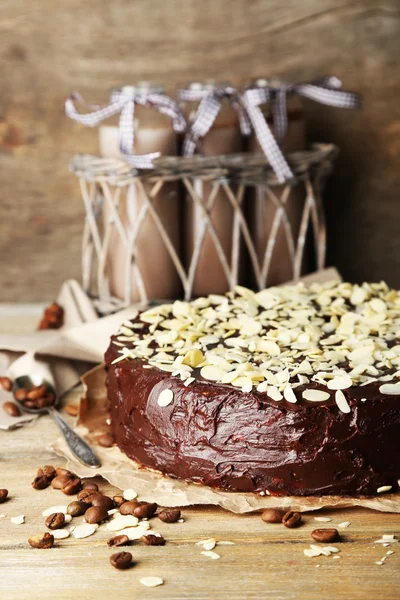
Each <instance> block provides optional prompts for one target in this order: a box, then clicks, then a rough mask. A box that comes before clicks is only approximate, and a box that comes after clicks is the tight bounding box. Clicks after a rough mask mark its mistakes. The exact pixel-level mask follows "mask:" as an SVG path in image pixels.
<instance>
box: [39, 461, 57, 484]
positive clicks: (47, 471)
mask: <svg viewBox="0 0 400 600" xmlns="http://www.w3.org/2000/svg"><path fill="white" fill-rule="evenodd" d="M42 475H43V476H44V477H46V478H47V479H48V480H49V481H52V480H53V479H54V477H55V476H56V470H55V468H54V467H52V466H51V465H45V466H44V467H42V468H40V469H38V472H37V476H38V477H40V476H42Z"/></svg>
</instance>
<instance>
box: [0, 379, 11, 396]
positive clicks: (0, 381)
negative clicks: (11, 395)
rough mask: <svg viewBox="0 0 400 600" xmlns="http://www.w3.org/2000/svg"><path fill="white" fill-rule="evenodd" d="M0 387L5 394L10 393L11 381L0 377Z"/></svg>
mask: <svg viewBox="0 0 400 600" xmlns="http://www.w3.org/2000/svg"><path fill="white" fill-rule="evenodd" d="M0 385H1V387H2V388H3V390H5V391H6V392H11V388H12V381H11V379H10V378H9V377H0Z"/></svg>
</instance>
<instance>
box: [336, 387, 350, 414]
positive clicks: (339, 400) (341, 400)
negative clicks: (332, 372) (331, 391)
mask: <svg viewBox="0 0 400 600" xmlns="http://www.w3.org/2000/svg"><path fill="white" fill-rule="evenodd" d="M335 402H336V404H337V405H338V407H339V409H340V410H341V411H342V412H343V413H349V412H350V411H351V408H350V406H349V404H348V402H347V400H346V396H345V395H344V394H343V392H342V390H337V392H336V394H335Z"/></svg>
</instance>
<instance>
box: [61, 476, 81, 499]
mask: <svg viewBox="0 0 400 600" xmlns="http://www.w3.org/2000/svg"><path fill="white" fill-rule="evenodd" d="M81 488H82V482H81V480H80V479H79V477H76V478H75V479H70V480H69V481H67V483H66V484H65V485H64V486H63V487H62V488H61V491H62V493H63V494H65V495H66V496H73V495H74V494H77V493H78V492H79V491H80V490H81Z"/></svg>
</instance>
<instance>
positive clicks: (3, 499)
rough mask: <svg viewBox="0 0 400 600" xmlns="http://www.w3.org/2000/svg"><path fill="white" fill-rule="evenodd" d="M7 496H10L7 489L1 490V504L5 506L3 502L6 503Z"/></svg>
mask: <svg viewBox="0 0 400 600" xmlns="http://www.w3.org/2000/svg"><path fill="white" fill-rule="evenodd" d="M7 496H8V490H6V489H5V488H2V489H1V490H0V504H3V502H5V501H6V500H7Z"/></svg>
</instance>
